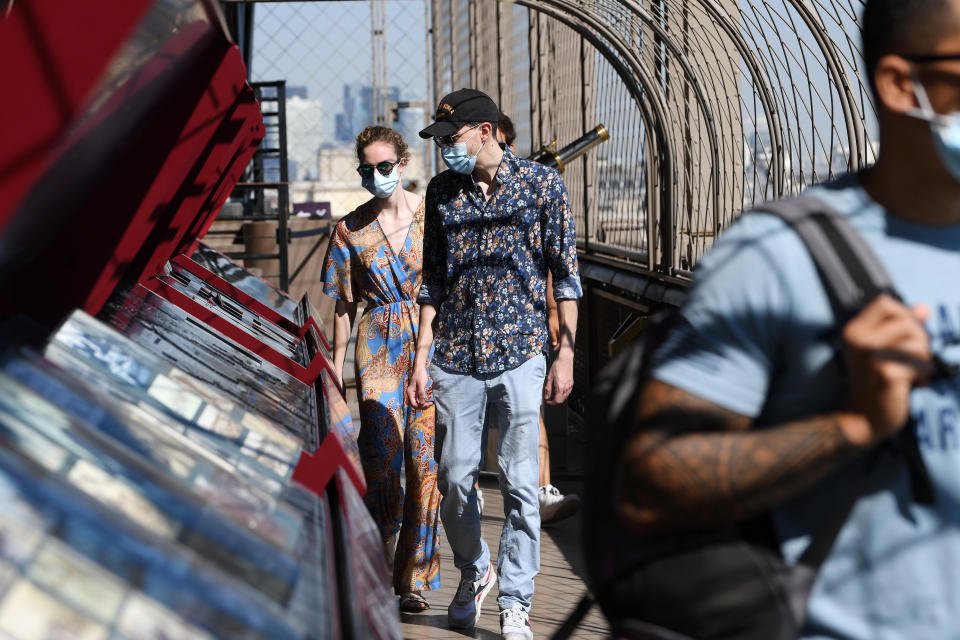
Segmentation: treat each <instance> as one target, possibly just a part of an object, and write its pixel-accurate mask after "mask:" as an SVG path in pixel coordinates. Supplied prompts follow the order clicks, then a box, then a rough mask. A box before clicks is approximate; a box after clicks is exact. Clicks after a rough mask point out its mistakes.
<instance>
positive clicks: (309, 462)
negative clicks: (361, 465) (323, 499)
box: [291, 434, 367, 497]
mask: <svg viewBox="0 0 960 640" xmlns="http://www.w3.org/2000/svg"><path fill="white" fill-rule="evenodd" d="M339 468H342V469H343V470H344V472H345V473H346V474H347V477H348V478H350V483H351V484H352V485H353V486H354V488H355V489H356V490H357V492H358V493H359V494H360V496H361V497H362V496H363V495H364V494H366V492H367V485H366V482H364V480H363V478H362V477H360V476H358V475H357V471H356V469H354V466H353V463H352V462H351V461H350V456H348V455H347V452H346V451H344V449H343V445H342V444H340V441H339V440H338V439H337V438H336V437H335V436H334V435H333V434H330V435H328V436H327V437H326V438H325V439H324V440H323V442H322V443H321V444H320V446H319V447H317V450H316V452H315V453H313V454H310V453H307V452H306V451H303V452H301V453H300V459H299V460H298V461H297V466H296V467H294V469H293V475H292V476H291V477H292V479H293V480H294V482H297V483H298V484H300V485H302V486H304V487H306V488H307V489H309V490H310V491H312V492H314V493H316V494H317V495H322V494H323V491H324V489H326V488H327V485H328V484H329V483H330V480H331V479H332V478H333V477H334V475H335V474H336V472H337V469H339Z"/></svg>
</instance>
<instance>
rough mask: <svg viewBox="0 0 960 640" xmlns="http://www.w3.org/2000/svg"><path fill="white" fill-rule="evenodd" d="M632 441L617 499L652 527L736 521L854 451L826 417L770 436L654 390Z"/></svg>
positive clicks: (667, 390)
mask: <svg viewBox="0 0 960 640" xmlns="http://www.w3.org/2000/svg"><path fill="white" fill-rule="evenodd" d="M654 386H655V388H648V389H647V390H646V391H645V393H644V402H643V406H642V407H641V409H640V412H639V414H638V415H639V417H640V418H641V420H644V421H645V422H646V423H647V426H648V427H649V428H648V429H645V430H643V431H641V432H640V433H639V434H638V435H637V436H636V437H635V438H634V439H633V441H632V442H631V444H630V448H629V453H628V455H627V461H626V468H625V469H624V472H625V476H624V477H623V480H624V483H622V484H621V491H622V494H621V497H622V498H623V501H624V502H625V503H626V504H627V505H628V508H630V509H633V510H634V512H635V515H636V517H637V518H638V519H640V520H641V521H643V522H645V523H646V524H649V525H650V526H652V527H654V528H658V527H659V526H671V527H672V526H678V525H680V526H697V525H705V524H725V523H729V522H735V521H737V520H741V519H743V518H746V517H749V516H751V515H754V514H756V513H759V512H760V511H763V510H765V509H767V508H770V507H771V506H773V505H775V504H777V503H779V502H780V501H782V500H784V499H786V498H788V497H790V496H792V495H794V494H796V493H798V492H799V491H801V490H802V489H804V488H806V487H809V486H811V485H812V484H814V483H815V482H816V481H817V480H819V479H821V478H822V477H824V476H826V475H827V474H828V473H829V472H831V471H832V470H834V469H836V468H837V466H838V465H839V464H840V463H842V462H844V461H846V460H849V459H850V458H852V457H854V456H855V455H856V454H857V452H858V450H857V449H856V448H855V447H854V446H853V445H851V444H850V443H849V442H848V441H847V439H846V438H845V437H844V435H843V432H842V430H841V428H840V425H839V424H838V422H837V420H836V418H835V417H834V416H832V415H825V416H818V417H814V418H810V419H806V420H798V421H794V422H790V423H786V424H782V425H777V426H774V427H771V428H768V429H757V430H747V429H748V428H749V426H750V422H751V421H750V419H749V418H746V417H744V416H742V415H739V414H734V413H730V412H727V411H726V410H724V409H722V408H720V407H717V406H716V405H713V404H710V403H707V402H705V401H703V400H701V399H699V398H697V397H696V396H693V395H691V394H688V393H685V392H683V391H680V390H678V389H675V388H673V387H669V386H667V385H662V384H656V385H654Z"/></svg>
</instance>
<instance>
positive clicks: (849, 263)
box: [757, 195, 901, 324]
mask: <svg viewBox="0 0 960 640" xmlns="http://www.w3.org/2000/svg"><path fill="white" fill-rule="evenodd" d="M757 211H761V212H764V213H771V214H773V215H775V216H777V217H779V218H780V219H781V220H783V221H784V222H786V223H787V225H789V226H790V227H791V228H792V229H793V230H794V231H795V232H796V233H797V235H798V236H800V239H801V240H803V243H804V244H805V245H806V247H807V250H808V251H809V252H810V256H811V257H812V258H813V262H814V264H815V265H816V266H817V271H818V272H819V273H820V279H821V280H822V282H823V285H824V288H825V289H826V292H827V296H828V297H829V298H830V302H831V304H832V305H833V309H834V312H835V313H836V314H837V316H838V320H839V322H840V324H846V322H847V321H848V320H850V318H852V317H853V316H855V315H857V314H858V313H859V312H860V311H861V310H862V309H863V308H864V307H865V306H867V304H869V303H870V301H871V300H873V299H874V298H875V297H877V296H879V295H881V294H887V295H889V296H891V297H893V298H895V299H897V300H900V299H901V298H900V296H899V295H898V294H897V292H896V289H895V287H894V286H893V280H892V279H891V278H890V275H889V274H888V273H887V270H886V269H885V268H884V266H883V264H882V263H881V262H880V260H879V259H878V258H877V256H876V254H875V253H874V252H873V250H872V249H871V248H870V246H869V245H868V244H867V242H866V241H865V240H864V239H863V236H862V235H861V234H860V233H859V232H858V231H857V230H856V229H854V228H853V227H852V226H851V225H850V223H849V222H848V221H847V219H846V218H845V217H844V216H842V215H840V214H839V213H837V212H836V210H834V209H833V208H831V207H830V206H829V205H827V204H826V203H825V202H823V201H822V200H819V199H817V198H814V197H813V196H808V195H803V196H799V197H796V198H788V199H785V200H777V201H774V202H768V203H765V204H764V205H763V206H762V207H759V208H758V209H757Z"/></svg>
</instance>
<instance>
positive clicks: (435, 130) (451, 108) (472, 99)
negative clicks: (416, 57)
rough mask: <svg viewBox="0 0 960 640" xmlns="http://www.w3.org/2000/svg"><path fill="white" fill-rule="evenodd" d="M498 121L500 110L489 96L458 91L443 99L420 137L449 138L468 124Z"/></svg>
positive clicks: (472, 91) (472, 90)
mask: <svg viewBox="0 0 960 640" xmlns="http://www.w3.org/2000/svg"><path fill="white" fill-rule="evenodd" d="M499 119H500V109H498V108H497V104H496V103H495V102H494V101H493V100H492V99H490V96H488V95H487V94H485V93H484V92H483V91H478V90H477V89H458V90H457V91H454V92H453V93H448V94H447V95H445V96H444V97H443V100H441V101H440V104H438V105H437V113H436V115H434V116H433V120H434V122H433V124H431V125H430V126H429V127H427V128H426V129H424V130H423V131H421V132H420V137H421V138H433V137H436V136H449V135H451V134H454V133H456V132H457V131H458V130H459V129H460V127H462V126H463V125H465V124H467V123H469V122H492V123H493V124H496V123H497V121H498V120H499Z"/></svg>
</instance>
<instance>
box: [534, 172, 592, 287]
mask: <svg viewBox="0 0 960 640" xmlns="http://www.w3.org/2000/svg"><path fill="white" fill-rule="evenodd" d="M551 174H552V175H551V176H550V179H549V180H548V181H547V184H546V188H547V194H546V201H547V202H548V203H549V204H548V205H547V209H546V211H545V216H546V219H545V221H544V227H543V246H544V257H545V259H546V262H547V268H548V269H549V270H550V273H552V274H553V297H554V299H556V300H576V299H578V298H582V297H583V287H582V286H581V285H580V269H579V267H578V265H577V231H576V227H575V226H574V222H573V212H572V211H571V209H570V197H569V195H568V194H567V187H566V185H564V184H563V179H562V178H561V177H560V174H559V173H558V172H556V171H552V172H551Z"/></svg>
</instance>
